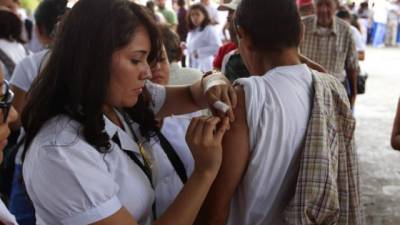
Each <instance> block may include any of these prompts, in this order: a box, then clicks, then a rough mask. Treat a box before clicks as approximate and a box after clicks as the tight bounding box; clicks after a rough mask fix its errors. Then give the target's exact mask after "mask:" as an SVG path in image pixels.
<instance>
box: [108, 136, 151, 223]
mask: <svg viewBox="0 0 400 225" xmlns="http://www.w3.org/2000/svg"><path fill="white" fill-rule="evenodd" d="M111 140H112V141H113V142H114V143H115V144H117V145H118V146H119V148H120V149H121V150H122V151H124V152H125V153H126V154H127V155H128V156H129V158H131V159H132V161H133V162H135V163H136V165H138V166H139V168H140V169H142V171H143V172H144V174H146V176H147V178H148V179H149V181H150V184H151V187H152V188H153V189H154V185H153V179H152V174H151V170H150V168H147V167H146V166H145V165H144V164H143V163H142V162H141V161H140V160H139V159H138V157H137V156H136V154H135V153H134V152H132V151H127V150H124V149H123V148H122V145H121V141H120V140H119V137H118V134H115V135H114V136H113V137H112V138H111ZM151 209H152V214H153V219H154V220H155V219H156V217H157V216H156V215H157V214H156V203H155V202H153V205H152V206H151Z"/></svg>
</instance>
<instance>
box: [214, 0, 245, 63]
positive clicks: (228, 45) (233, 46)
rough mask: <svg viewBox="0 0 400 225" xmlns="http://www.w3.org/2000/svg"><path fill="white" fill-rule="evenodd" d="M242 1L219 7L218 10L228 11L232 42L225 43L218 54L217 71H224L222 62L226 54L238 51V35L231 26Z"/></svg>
mask: <svg viewBox="0 0 400 225" xmlns="http://www.w3.org/2000/svg"><path fill="white" fill-rule="evenodd" d="M240 1H241V0H232V1H230V2H229V3H223V4H221V5H220V6H219V7H218V10H221V11H228V16H227V18H226V24H227V30H228V32H229V36H230V40H229V41H227V42H226V43H224V45H222V46H221V47H220V48H219V49H218V53H217V55H216V56H215V59H214V62H213V67H214V69H216V70H221V69H222V61H223V59H224V57H225V55H226V54H228V53H229V52H231V51H232V50H235V49H237V43H236V42H237V40H236V34H235V31H234V30H233V28H232V26H231V22H232V18H233V15H234V14H235V11H236V8H237V6H238V5H239V3H240Z"/></svg>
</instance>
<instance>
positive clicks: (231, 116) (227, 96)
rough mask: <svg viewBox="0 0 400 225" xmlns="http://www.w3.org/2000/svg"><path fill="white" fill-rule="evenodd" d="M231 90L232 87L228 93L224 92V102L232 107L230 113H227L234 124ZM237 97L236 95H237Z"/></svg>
mask: <svg viewBox="0 0 400 225" xmlns="http://www.w3.org/2000/svg"><path fill="white" fill-rule="evenodd" d="M230 88H231V87H229V88H228V90H227V91H224V92H223V94H222V101H223V102H225V103H226V104H228V105H229V106H230V109H229V111H228V112H227V115H228V117H229V120H230V121H231V122H233V121H234V120H235V115H234V113H233V107H232V105H233V104H232V101H231V98H230V94H229V90H230ZM235 96H236V93H235Z"/></svg>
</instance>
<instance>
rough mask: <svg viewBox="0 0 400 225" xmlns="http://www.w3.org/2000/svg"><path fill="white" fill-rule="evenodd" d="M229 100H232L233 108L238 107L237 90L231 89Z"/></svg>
mask: <svg viewBox="0 0 400 225" xmlns="http://www.w3.org/2000/svg"><path fill="white" fill-rule="evenodd" d="M229 98H230V99H231V103H232V108H236V106H237V95H236V91H235V89H234V88H233V87H232V86H231V87H229Z"/></svg>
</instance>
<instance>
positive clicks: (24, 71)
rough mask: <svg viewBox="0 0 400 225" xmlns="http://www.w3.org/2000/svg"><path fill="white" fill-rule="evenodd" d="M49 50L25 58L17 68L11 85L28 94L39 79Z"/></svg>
mask: <svg viewBox="0 0 400 225" xmlns="http://www.w3.org/2000/svg"><path fill="white" fill-rule="evenodd" d="M48 51H49V50H48V49H46V50H43V51H40V52H38V53H35V54H32V55H30V56H27V57H25V58H24V59H23V60H22V61H21V62H20V63H18V65H17V66H16V67H15V70H14V73H13V75H12V77H11V80H10V83H11V84H12V85H14V86H16V87H18V88H19V89H21V90H23V91H25V92H28V91H29V89H30V87H31V85H32V82H33V80H35V78H36V77H37V75H38V73H39V70H40V69H42V68H43V66H44V65H43V63H42V61H43V58H44V56H45V55H46V54H47V53H48Z"/></svg>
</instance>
